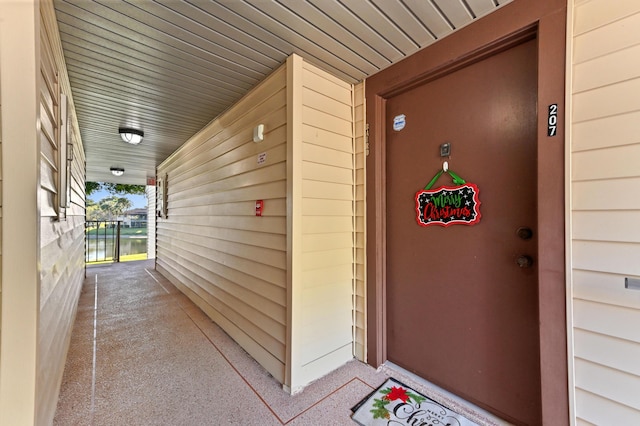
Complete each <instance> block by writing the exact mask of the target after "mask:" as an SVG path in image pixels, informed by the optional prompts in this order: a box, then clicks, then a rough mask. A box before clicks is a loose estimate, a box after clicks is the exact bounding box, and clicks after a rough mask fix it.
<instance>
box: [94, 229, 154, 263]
mask: <svg viewBox="0 0 640 426" xmlns="http://www.w3.org/2000/svg"><path fill="white" fill-rule="evenodd" d="M85 237H86V238H85V241H86V243H85V262H86V263H97V262H125V261H129V260H142V259H146V258H147V227H146V221H133V220H132V221H122V220H87V221H86V222H85Z"/></svg>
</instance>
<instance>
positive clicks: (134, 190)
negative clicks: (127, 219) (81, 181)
mask: <svg viewBox="0 0 640 426" xmlns="http://www.w3.org/2000/svg"><path fill="white" fill-rule="evenodd" d="M85 189H86V191H87V195H91V194H92V193H93V192H96V191H99V190H100V189H104V190H106V191H108V192H109V193H110V194H112V195H111V196H109V197H107V198H103V199H102V200H100V201H93V200H91V199H90V198H87V201H86V208H87V210H86V215H87V220H117V219H118V216H122V214H123V213H124V212H125V211H127V210H129V209H130V208H131V207H132V203H131V200H129V199H128V198H125V197H119V196H118V195H121V194H139V195H144V193H145V187H144V185H125V184H115V183H108V182H107V183H105V182H86V184H85Z"/></svg>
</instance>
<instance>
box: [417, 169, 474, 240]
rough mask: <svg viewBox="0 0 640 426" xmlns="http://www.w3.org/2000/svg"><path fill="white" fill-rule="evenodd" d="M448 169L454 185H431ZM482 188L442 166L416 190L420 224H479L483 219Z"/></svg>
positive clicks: (447, 171)
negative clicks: (429, 179)
mask: <svg viewBox="0 0 640 426" xmlns="http://www.w3.org/2000/svg"><path fill="white" fill-rule="evenodd" d="M445 172H446V173H448V174H449V175H450V176H451V178H452V179H453V183H454V186H441V187H439V188H436V189H433V190H432V189H431V187H432V186H433V185H434V184H435V183H436V181H437V180H438V179H439V178H440V176H442V174H443V173H445ZM479 192H480V191H479V189H478V187H477V186H476V184H473V183H467V182H465V180H464V179H462V178H461V177H460V176H458V175H457V174H455V173H454V172H452V171H451V170H447V169H446V168H445V169H442V170H440V171H439V172H438V173H436V175H435V176H434V177H433V179H431V182H429V184H428V185H427V186H425V188H424V189H423V190H420V191H418V192H416V221H417V222H418V225H420V226H425V227H426V226H432V225H438V226H445V227H446V226H451V225H475V224H477V223H478V222H480V217H481V214H480V199H479V198H478V194H479Z"/></svg>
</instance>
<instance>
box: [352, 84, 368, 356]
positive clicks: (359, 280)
mask: <svg viewBox="0 0 640 426" xmlns="http://www.w3.org/2000/svg"><path fill="white" fill-rule="evenodd" d="M364 89H365V83H364V82H362V83H360V84H357V85H356V86H355V87H354V126H355V127H354V138H355V139H354V141H355V153H354V155H355V185H356V188H355V202H356V205H355V236H354V244H355V259H354V260H355V271H354V280H355V292H354V303H353V306H354V319H353V327H354V348H353V354H354V355H355V357H356V358H358V359H359V360H360V361H364V362H366V360H367V353H366V348H367V342H366V337H367V334H366V332H365V331H366V329H365V324H366V321H367V316H366V279H367V278H366V273H365V271H366V270H367V265H366V247H367V245H366V234H365V229H366V227H367V226H366V216H365V212H366V205H365V194H366V187H365V185H366V170H365V164H366V155H367V153H366V144H367V140H366V135H367V124H366V118H365V117H366V110H365V105H366V102H365V97H364V93H365V90H364Z"/></svg>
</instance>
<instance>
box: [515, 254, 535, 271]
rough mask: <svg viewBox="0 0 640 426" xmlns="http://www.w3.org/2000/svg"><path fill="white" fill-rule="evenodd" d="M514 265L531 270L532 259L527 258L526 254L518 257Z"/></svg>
mask: <svg viewBox="0 0 640 426" xmlns="http://www.w3.org/2000/svg"><path fill="white" fill-rule="evenodd" d="M516 263H517V264H518V266H519V267H521V268H531V266H533V259H532V258H531V256H527V255H526V254H523V255H521V256H520V257H518V259H517V260H516Z"/></svg>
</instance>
